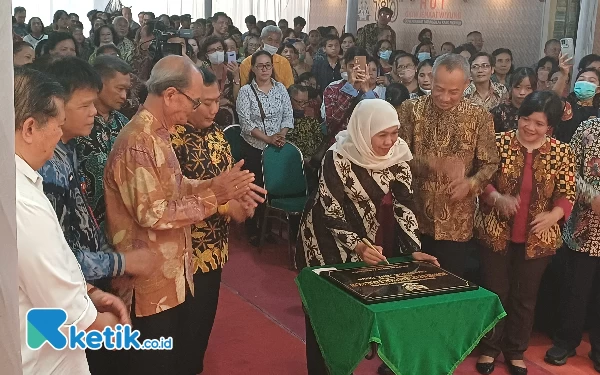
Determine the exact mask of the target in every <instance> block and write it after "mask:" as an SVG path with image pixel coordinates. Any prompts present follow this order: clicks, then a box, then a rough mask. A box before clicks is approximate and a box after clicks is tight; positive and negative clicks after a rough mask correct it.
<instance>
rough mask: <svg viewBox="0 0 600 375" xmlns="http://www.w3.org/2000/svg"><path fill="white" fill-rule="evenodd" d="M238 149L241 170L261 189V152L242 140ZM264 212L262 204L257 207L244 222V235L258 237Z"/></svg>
mask: <svg viewBox="0 0 600 375" xmlns="http://www.w3.org/2000/svg"><path fill="white" fill-rule="evenodd" d="M240 149H241V150H240V151H241V154H242V157H243V158H244V166H243V169H246V170H249V171H250V172H252V173H254V176H255V180H254V184H256V185H258V186H260V187H263V186H264V181H263V171H262V150H259V149H257V148H256V147H253V146H251V145H249V144H248V142H246V141H244V140H242V142H241V147H240ZM264 210H265V206H264V204H260V205H258V207H257V208H256V210H255V212H254V216H253V217H251V218H249V219H247V220H246V221H245V226H246V234H247V235H248V236H260V233H261V228H262V227H261V225H262V218H263V215H264Z"/></svg>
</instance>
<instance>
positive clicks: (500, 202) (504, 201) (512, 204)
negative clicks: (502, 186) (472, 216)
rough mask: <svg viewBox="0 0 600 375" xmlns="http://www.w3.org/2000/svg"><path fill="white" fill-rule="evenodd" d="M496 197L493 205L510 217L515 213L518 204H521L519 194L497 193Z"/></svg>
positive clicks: (503, 214) (501, 213)
mask: <svg viewBox="0 0 600 375" xmlns="http://www.w3.org/2000/svg"><path fill="white" fill-rule="evenodd" d="M498 194H499V195H498V199H496V204H495V207H496V209H497V210H498V212H499V213H500V215H502V216H504V217H511V216H513V215H514V214H516V213H517V210H518V209H519V206H520V205H521V198H520V197H519V196H516V197H513V196H512V195H508V194H506V195H502V194H500V193H498Z"/></svg>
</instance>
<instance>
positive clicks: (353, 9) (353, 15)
mask: <svg viewBox="0 0 600 375" xmlns="http://www.w3.org/2000/svg"><path fill="white" fill-rule="evenodd" d="M357 29H358V0H346V32H347V33H352V34H354V35H356V30H357Z"/></svg>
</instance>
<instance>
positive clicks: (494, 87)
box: [465, 52, 508, 111]
mask: <svg viewBox="0 0 600 375" xmlns="http://www.w3.org/2000/svg"><path fill="white" fill-rule="evenodd" d="M470 63H471V78H472V82H471V84H469V86H468V87H467V89H466V90H465V98H467V99H470V100H471V102H473V103H475V104H478V105H480V106H482V107H484V108H485V109H487V110H488V111H489V110H491V109H492V108H494V107H496V106H497V105H499V104H502V103H504V102H505V101H506V99H507V98H508V90H506V87H505V86H504V85H503V84H501V83H496V82H493V81H492V74H494V65H495V64H496V58H495V57H494V56H492V55H490V54H489V53H487V52H478V53H477V54H476V55H475V56H471V61H470Z"/></svg>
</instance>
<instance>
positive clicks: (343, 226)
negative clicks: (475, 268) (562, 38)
mask: <svg viewBox="0 0 600 375" xmlns="http://www.w3.org/2000/svg"><path fill="white" fill-rule="evenodd" d="M392 15H393V12H392V10H391V9H389V8H386V7H383V8H381V9H379V11H378V17H377V21H376V22H375V23H372V24H368V25H366V26H364V27H363V28H362V29H359V30H358V32H357V35H353V34H349V33H342V35H341V36H340V35H339V32H338V30H337V29H336V28H335V27H333V26H328V27H318V28H316V29H314V30H310V31H309V32H308V33H305V32H304V28H305V27H306V21H305V20H304V19H303V18H302V17H296V18H294V20H293V27H289V24H288V21H287V20H284V19H282V20H280V21H279V22H278V23H276V22H275V21H272V20H267V21H264V22H263V21H258V20H257V19H256V17H254V16H252V15H250V16H248V17H246V19H245V27H246V29H247V31H245V32H242V31H241V30H240V29H238V28H237V27H235V26H234V25H233V23H232V20H231V18H230V17H229V16H227V14H225V13H222V12H217V13H215V14H214V15H213V16H212V17H209V18H207V19H197V20H195V21H192V17H191V16H190V15H189V14H185V15H181V16H178V15H174V16H168V15H165V14H163V15H160V16H159V17H156V16H155V14H154V13H152V12H140V13H139V14H138V19H137V20H134V19H133V15H132V12H131V9H130V8H127V7H123V8H122V9H121V10H120V11H118V12H115V13H112V14H109V13H107V12H103V11H97V10H92V11H90V12H88V14H87V15H86V16H87V19H88V21H85V22H89V26H90V33H89V35H85V34H84V26H83V23H82V22H81V21H80V17H79V15H77V14H74V13H70V14H69V13H67V12H66V11H64V10H59V11H57V12H56V13H55V14H54V17H53V20H52V24H51V25H49V26H47V27H45V26H44V23H43V21H42V20H41V19H40V18H39V17H31V18H29V19H27V11H26V9H24V8H23V7H16V8H15V9H14V16H13V40H14V44H13V63H14V66H15V73H14V76H15V78H14V94H15V115H16V116H15V163H16V168H17V186H16V189H17V234H18V251H19V287H20V289H19V291H20V316H21V317H24V316H25V314H26V313H27V311H28V310H29V309H30V308H33V307H37V308H44V307H48V308H63V309H65V310H66V311H67V314H68V320H67V324H71V325H76V326H77V327H78V328H79V329H81V330H95V329H97V330H102V329H103V327H106V326H115V325H116V324H126V323H129V324H132V326H133V328H134V329H137V330H139V331H140V333H141V339H148V338H149V339H157V338H160V337H173V340H174V347H173V350H163V351H144V350H141V351H111V350H86V351H85V352H83V351H76V350H75V351H70V350H69V351H56V350H53V349H52V348H49V347H48V346H46V347H45V348H43V349H42V350H37V351H36V350H32V349H31V348H29V347H28V346H27V345H25V344H24V343H23V345H22V359H23V368H24V373H26V374H41V373H44V374H47V373H52V374H74V373H77V374H86V373H91V374H94V375H96V374H100V375H102V374H161V375H162V374H181V375H192V374H199V373H202V371H203V361H204V353H205V351H206V348H207V345H208V341H209V336H210V333H211V329H212V326H213V322H214V319H215V314H216V308H217V303H218V298H219V288H220V282H221V271H222V269H223V267H224V265H225V264H226V262H227V260H228V257H229V246H228V235H229V227H230V223H231V221H232V220H233V221H234V222H237V223H244V226H245V229H246V235H247V240H248V242H249V243H250V244H252V245H255V246H258V245H259V242H260V233H261V231H262V229H263V226H268V225H269V223H266V222H262V220H261V219H262V218H263V214H262V210H263V209H264V200H265V195H266V194H267V192H266V191H265V190H264V189H263V186H264V181H263V173H262V160H261V159H262V152H263V150H264V149H265V148H266V147H279V148H280V147H283V146H284V145H285V144H286V143H288V142H290V143H293V144H295V145H296V146H297V147H298V148H299V150H300V151H301V153H302V156H303V158H304V161H305V172H306V176H307V179H308V182H309V192H310V198H309V200H308V203H307V205H306V208H305V210H304V214H303V216H302V219H301V221H300V223H296V225H295V226H296V227H297V228H291V229H290V234H289V235H290V236H292V235H294V233H296V232H297V239H298V240H297V245H296V266H297V268H298V269H301V268H303V267H308V266H321V265H332V264H338V263H345V262H358V261H364V262H366V263H367V264H377V263H379V262H381V261H385V260H386V255H399V254H406V255H411V256H412V257H413V258H414V259H415V260H419V261H427V262H431V263H434V264H436V265H439V266H441V267H443V268H444V269H446V270H448V271H450V272H452V273H454V274H456V275H458V276H461V277H470V275H468V272H467V259H468V258H469V256H470V255H471V253H472V252H473V246H475V247H476V253H477V254H478V258H479V262H480V270H481V273H480V275H481V276H480V278H479V279H478V282H480V283H481V285H482V286H483V287H485V288H487V289H489V290H491V291H493V292H495V293H496V294H498V296H499V297H500V300H501V302H502V304H503V306H504V308H505V310H506V311H507V318H505V319H503V320H502V321H501V322H500V323H499V324H498V325H497V326H496V327H495V329H493V330H492V331H490V333H489V334H487V335H486V336H485V337H484V338H483V339H482V340H481V342H480V345H479V349H480V354H481V356H480V357H479V359H478V362H477V366H476V367H477V371H478V372H479V373H481V374H490V373H492V372H493V371H494V367H495V361H496V358H497V357H498V356H499V355H500V354H501V353H502V354H504V358H505V360H506V362H507V365H508V367H509V370H510V372H511V374H513V375H522V374H526V373H527V368H526V364H525V362H524V358H523V353H524V352H525V350H526V349H527V347H528V343H529V337H530V335H531V331H532V328H533V324H534V312H535V307H536V300H537V296H538V292H539V290H540V285H541V284H542V278H543V275H544V273H545V272H546V270H547V269H548V267H549V264H550V263H551V262H553V261H555V260H556V259H558V258H557V257H558V255H562V258H560V259H562V262H563V263H564V264H562V267H563V272H562V273H561V275H562V276H561V277H562V278H561V282H560V288H561V290H560V291H558V290H555V291H554V293H555V294H560V298H559V299H557V303H556V304H555V305H553V306H550V307H549V308H551V309H553V310H555V311H556V314H557V316H558V317H557V319H556V321H555V322H554V332H553V335H554V336H553V338H554V345H553V346H552V347H551V348H549V350H548V352H547V353H546V357H545V360H546V361H547V362H549V363H551V364H554V365H564V364H565V363H566V361H567V360H568V358H569V357H571V356H573V355H574V354H575V348H576V347H577V346H578V345H579V343H580V342H581V339H582V332H583V330H584V326H585V323H586V312H587V310H588V306H589V304H590V303H591V304H593V306H592V307H593V309H592V310H593V315H592V319H590V322H591V323H590V324H591V326H590V327H591V328H590V341H591V344H592V352H591V353H590V358H591V360H592V361H593V363H594V367H595V369H596V370H597V371H598V372H600V303H599V301H600V290H598V289H597V288H596V287H595V283H596V282H597V281H598V277H600V273H597V271H600V268H599V267H600V263H599V260H600V148H599V145H600V119H599V118H598V117H599V116H598V114H599V110H600V56H599V55H595V54H591V55H588V56H585V57H583V58H582V59H581V60H580V63H579V65H578V66H577V67H573V66H572V64H571V61H572V58H573V56H563V55H562V54H561V48H560V42H559V41H558V40H555V39H552V40H549V41H548V42H547V43H546V46H545V49H544V54H545V56H544V57H543V58H542V59H540V60H539V61H538V62H537V63H534V62H532V61H525V62H519V65H520V67H518V66H517V63H516V62H515V61H514V59H513V54H512V52H511V51H510V49H508V48H498V49H496V50H494V51H492V52H491V53H489V52H486V48H485V43H484V39H483V35H482V33H481V32H478V31H473V32H470V33H468V34H467V35H466V36H465V40H464V41H444V42H443V43H442V44H441V45H440V48H439V50H438V49H437V47H436V45H435V44H434V42H433V40H434V33H433V31H432V30H431V29H423V30H422V31H421V32H420V33H419V35H418V40H416V41H415V43H416V45H415V46H414V48H413V49H412V50H410V51H403V50H399V49H397V46H396V44H397V41H398V40H399V38H402V37H403V36H402V35H397V34H396V32H395V31H394V30H393V29H392V27H390V25H389V23H390V20H391V18H392ZM188 29H190V30H191V32H190V34H189V35H188V34H186V32H178V31H180V30H188ZM572 80H574V81H575V82H574V85H573V87H574V89H573V91H571V90H570V87H571V86H572V85H571V81H572ZM232 125H239V126H240V132H241V140H240V144H241V160H235V159H234V157H233V155H232V151H231V148H230V145H229V143H228V141H227V139H226V137H225V133H224V130H225V129H226V128H227V127H229V126H232ZM387 211H389V213H388V214H386V212H387ZM385 218H387V220H386V219H385ZM390 218H391V219H390ZM292 227H293V226H292ZM268 228H270V227H268ZM272 237H273V236H272V234H271V233H270V231H268V235H267V238H266V239H267V241H270V240H274V238H272ZM382 237H387V239H386V240H385V241H383V240H381V238H382ZM388 240H389V241H388ZM369 241H370V242H372V243H375V244H382V243H383V242H386V243H391V246H390V248H388V249H384V248H383V247H382V246H376V245H375V246H370V245H368V244H369ZM40 249H44V251H43V252H42V251H40ZM557 252H558V254H557ZM384 254H386V255H384ZM555 254H557V255H555ZM57 260H60V261H57ZM555 263H556V262H555ZM25 324H26V323H24V322H23V321H22V323H21V334H22V335H21V337H22V338H23V339H24V337H25ZM306 330H307V343H306V355H307V368H308V372H309V374H310V375H315V374H317V375H320V374H324V375H326V374H327V373H328V370H327V366H326V364H325V361H324V360H323V357H322V354H321V352H320V350H319V346H318V344H317V341H316V339H315V334H314V332H313V330H312V327H311V324H310V319H309V318H308V317H307V319H306ZM23 342H25V341H23ZM378 371H379V373H380V374H391V373H392V372H391V370H390V369H389V368H387V366H386V365H382V366H381V367H380V368H379V370H378Z"/></svg>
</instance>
